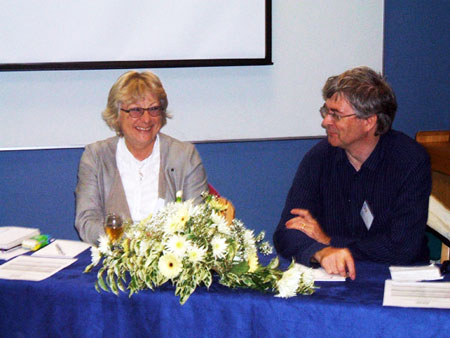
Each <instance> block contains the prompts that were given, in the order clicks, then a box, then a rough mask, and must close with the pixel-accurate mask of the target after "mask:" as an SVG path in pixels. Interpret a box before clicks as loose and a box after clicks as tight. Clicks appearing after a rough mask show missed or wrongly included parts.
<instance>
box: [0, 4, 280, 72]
mask: <svg viewBox="0 0 450 338" xmlns="http://www.w3.org/2000/svg"><path fill="white" fill-rule="evenodd" d="M267 65H273V62H272V0H265V56H264V57H263V58H224V59H184V60H175V59H174V60H128V61H85V62H39V63H0V71H39V70H44V71H48V70H101V69H131V68H177V67H178V68H179V67H224V66H267Z"/></svg>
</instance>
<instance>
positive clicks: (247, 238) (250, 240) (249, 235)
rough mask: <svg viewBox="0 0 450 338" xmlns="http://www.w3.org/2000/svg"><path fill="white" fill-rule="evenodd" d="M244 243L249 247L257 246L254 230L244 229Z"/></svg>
mask: <svg viewBox="0 0 450 338" xmlns="http://www.w3.org/2000/svg"><path fill="white" fill-rule="evenodd" d="M244 244H245V246H247V247H255V236H253V230H248V229H246V230H245V231H244Z"/></svg>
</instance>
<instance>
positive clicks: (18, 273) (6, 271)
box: [0, 256, 77, 281]
mask: <svg viewBox="0 0 450 338" xmlns="http://www.w3.org/2000/svg"><path fill="white" fill-rule="evenodd" d="M76 261H77V260H76V259H69V258H61V259H59V258H44V257H32V256H19V257H16V258H14V259H11V260H10V261H8V262H6V263H5V264H3V265H0V278H2V279H17V280H29V281H41V280H44V279H46V278H48V277H50V276H52V275H54V274H55V273H57V272H58V271H60V270H62V269H64V268H65V267H67V266H69V265H70V264H72V263H74V262H76Z"/></svg>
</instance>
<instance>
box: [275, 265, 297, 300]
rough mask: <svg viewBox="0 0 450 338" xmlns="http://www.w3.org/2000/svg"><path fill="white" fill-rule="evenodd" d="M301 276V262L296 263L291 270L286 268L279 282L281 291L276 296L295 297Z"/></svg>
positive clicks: (278, 285) (278, 287)
mask: <svg viewBox="0 0 450 338" xmlns="http://www.w3.org/2000/svg"><path fill="white" fill-rule="evenodd" d="M301 276H302V270H301V267H300V266H299V264H294V266H292V267H291V268H290V269H289V270H286V271H285V272H284V273H283V276H282V277H281V279H280V280H279V281H278V282H277V289H278V292H279V293H278V294H277V295H276V296H275V297H282V298H289V297H294V296H295V295H296V294H297V289H298V286H299V283H300V278H301Z"/></svg>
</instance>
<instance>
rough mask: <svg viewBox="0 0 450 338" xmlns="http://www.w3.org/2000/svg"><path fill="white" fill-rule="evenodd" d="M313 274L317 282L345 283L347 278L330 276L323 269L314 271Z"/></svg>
mask: <svg viewBox="0 0 450 338" xmlns="http://www.w3.org/2000/svg"><path fill="white" fill-rule="evenodd" d="M312 273H313V278H314V281H315V282H345V277H342V276H341V275H332V274H329V273H327V272H326V271H325V270H324V269H323V268H318V269H313V270H312Z"/></svg>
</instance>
